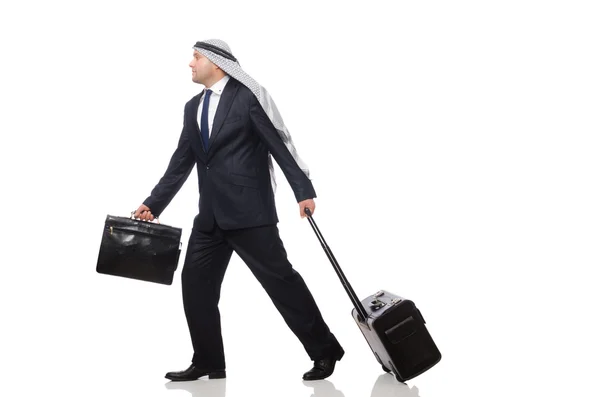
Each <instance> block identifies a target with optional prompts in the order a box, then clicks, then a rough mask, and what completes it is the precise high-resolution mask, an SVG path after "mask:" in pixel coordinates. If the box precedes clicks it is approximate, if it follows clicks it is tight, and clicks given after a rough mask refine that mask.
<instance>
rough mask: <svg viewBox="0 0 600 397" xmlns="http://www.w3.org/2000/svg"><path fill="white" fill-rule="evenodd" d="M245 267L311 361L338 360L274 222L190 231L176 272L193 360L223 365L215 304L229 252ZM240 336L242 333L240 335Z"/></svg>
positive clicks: (335, 346)
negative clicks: (181, 267)
mask: <svg viewBox="0 0 600 397" xmlns="http://www.w3.org/2000/svg"><path fill="white" fill-rule="evenodd" d="M234 251H235V252H236V253H237V254H238V255H239V256H240V258H241V259H242V260H243V261H244V262H245V263H246V265H247V266H248V267H249V268H250V270H251V272H252V273H253V274H254V276H255V277H256V278H257V279H258V281H259V282H260V284H261V285H262V287H263V288H264V290H265V291H266V293H267V294H268V295H269V297H270V298H271V300H272V302H273V303H274V305H275V307H276V308H277V310H278V311H279V313H281V315H282V316H283V319H284V320H285V322H286V324H287V325H288V327H289V328H290V329H291V331H292V332H293V333H294V334H295V335H296V336H297V337H298V339H299V340H300V342H301V343H302V345H303V347H304V349H305V351H306V352H307V354H308V355H309V357H310V358H311V360H313V361H314V360H319V359H321V358H335V359H338V360H339V359H341V358H342V356H343V355H344V350H343V349H342V347H341V345H340V344H339V342H338V341H337V339H336V338H335V336H334V335H333V334H332V333H331V331H330V330H329V328H328V326H327V324H326V323H325V321H324V320H323V317H322V315H321V312H320V310H319V308H318V307H317V304H316V302H315V300H314V298H313V296H312V294H311V292H310V291H309V289H308V287H307V286H306V283H305V282H304V279H303V278H302V276H301V275H300V274H299V273H298V272H297V271H296V270H295V269H294V268H293V267H292V265H291V263H290V262H289V261H288V258H287V253H286V251H285V248H284V246H283V242H282V241H281V239H280V237H279V230H278V228H277V226H276V225H266V226H259V227H253V228H246V229H237V230H222V229H220V228H219V226H218V225H217V223H216V222H214V228H213V230H212V231H210V232H203V231H199V230H197V229H196V228H193V229H192V232H191V235H190V240H189V243H188V247H187V252H186V257H185V261H184V266H183V270H182V274H181V283H182V294H183V306H184V311H185V316H186V320H187V324H188V328H189V332H190V336H191V340H192V346H193V348H194V355H193V357H192V363H193V364H194V365H195V366H196V367H198V368H201V369H206V370H218V369H225V354H224V349H223V339H222V335H221V319H220V312H219V308H218V304H219V299H220V295H221V284H222V282H223V277H224V275H225V270H226V268H227V266H228V264H229V261H230V259H231V255H232V253H233V252H234ZM240 337H243V335H240Z"/></svg>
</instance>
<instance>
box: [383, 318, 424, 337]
mask: <svg viewBox="0 0 600 397" xmlns="http://www.w3.org/2000/svg"><path fill="white" fill-rule="evenodd" d="M415 332H417V322H416V321H415V319H414V318H413V316H410V317H408V318H406V319H405V320H404V321H402V322H400V323H398V324H396V325H394V326H393V327H392V328H390V329H388V330H387V331H385V335H386V336H387V338H388V340H389V341H390V342H392V343H393V344H397V343H400V342H402V341H403V340H404V339H406V338H408V337H410V336H412V335H414V333H415Z"/></svg>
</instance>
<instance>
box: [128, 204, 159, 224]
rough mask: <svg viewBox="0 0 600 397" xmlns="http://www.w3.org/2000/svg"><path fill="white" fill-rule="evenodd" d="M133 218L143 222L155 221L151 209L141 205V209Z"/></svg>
mask: <svg viewBox="0 0 600 397" xmlns="http://www.w3.org/2000/svg"><path fill="white" fill-rule="evenodd" d="M133 217H134V218H136V219H141V220H143V221H153V220H154V215H152V212H151V211H150V208H148V206H146V205H144V204H142V205H140V208H138V209H137V211H135V214H133Z"/></svg>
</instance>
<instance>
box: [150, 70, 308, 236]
mask: <svg viewBox="0 0 600 397" xmlns="http://www.w3.org/2000/svg"><path fill="white" fill-rule="evenodd" d="M202 95H203V93H200V94H198V95H196V96H195V97H193V98H192V99H191V100H190V101H189V102H187V103H186V105H185V110H184V123H183V130H182V132H181V137H180V138H179V143H178V146H177V149H176V150H175V152H174V153H173V155H172V157H171V160H170V162H169V165H168V167H167V170H166V172H165V174H164V175H163V176H162V178H161V179H160V181H159V182H158V184H157V185H156V186H155V187H154V189H153V190H152V192H151V193H150V196H149V197H148V198H147V199H146V200H145V201H144V204H145V205H147V206H148V207H149V208H150V211H151V212H152V214H153V215H154V216H160V214H161V213H162V212H163V211H164V209H165V208H166V207H167V205H169V203H170V202H171V200H172V199H173V197H174V196H175V194H177V192H178V191H179V190H180V188H181V186H182V185H183V184H184V182H185V181H186V179H187V178H188V176H189V175H190V173H191V171H192V169H193V167H194V165H197V171H198V188H199V190H200V198H199V204H198V206H199V213H198V215H197V216H196V218H195V219H194V227H195V228H197V229H198V230H202V231H210V230H212V228H213V226H214V222H215V221H216V222H217V224H218V225H219V227H221V228H222V229H225V230H230V229H239V228H247V227H254V226H262V225H268V224H275V223H277V222H278V218H277V211H276V208H275V198H274V194H273V188H272V186H271V177H270V173H269V166H268V153H269V152H270V153H271V155H272V156H273V158H274V159H275V161H276V162H277V164H279V166H280V168H281V170H282V171H283V173H284V175H285V177H286V179H287V180H288V182H289V183H290V185H291V187H292V190H293V192H294V195H295V197H296V200H297V201H298V202H300V201H302V200H306V199H310V198H315V197H316V193H315V190H314V188H313V185H312V183H311V181H310V180H309V179H308V177H307V176H306V174H304V172H303V171H302V170H301V169H300V167H299V166H298V164H297V163H296V161H295V160H294V158H293V157H292V154H291V153H290V151H289V150H288V149H287V147H286V146H285V144H284V142H283V141H282V139H281V138H280V136H279V133H278V132H277V130H276V129H275V127H274V126H273V123H272V122H271V120H270V119H269V117H268V116H267V114H266V113H265V111H264V110H263V108H262V106H261V105H260V103H259V102H258V99H257V98H256V97H255V96H254V94H253V93H252V92H251V91H250V90H249V89H248V88H247V87H246V86H244V85H243V84H241V83H240V82H238V81H237V80H235V79H233V78H230V79H229V81H228V82H227V85H226V86H225V88H224V90H223V93H222V94H221V95H222V96H221V99H220V101H219V106H218V108H217V112H216V114H215V118H214V121H213V127H212V132H211V135H210V139H209V148H208V151H206V150H205V149H204V145H203V144H202V137H201V135H200V128H199V126H198V121H197V114H198V106H199V103H200V98H201V97H202Z"/></svg>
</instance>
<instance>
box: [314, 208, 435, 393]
mask: <svg viewBox="0 0 600 397" xmlns="http://www.w3.org/2000/svg"><path fill="white" fill-rule="evenodd" d="M305 212H306V214H307V215H308V220H309V221H310V224H311V226H312V227H313V230H314V231H315V233H316V234H317V237H318V238H319V241H320V242H321V246H322V247H323V249H324V250H325V253H326V254H327V257H328V258H329V260H330V261H331V264H332V265H333V267H334V269H335V271H336V272H337V274H338V277H339V278H340V281H341V282H342V284H343V286H344V288H345V289H346V292H347V293H348V296H349V297H350V300H351V301H352V303H353V304H354V308H353V309H352V317H353V318H354V321H355V322H356V324H357V325H358V328H359V329H360V331H361V332H362V334H363V336H364V337H365V340H366V341H367V343H368V344H369V347H370V348H371V350H372V351H373V354H374V355H375V359H376V360H377V361H378V362H379V364H381V367H382V369H383V370H384V371H385V372H392V373H393V374H394V376H395V377H396V380H398V381H399V382H405V381H407V380H409V379H412V378H414V377H416V376H418V375H420V374H422V373H424V372H425V371H427V370H429V369H430V368H432V367H433V366H435V365H436V364H437V363H439V362H440V360H441V359H442V355H441V353H440V351H439V349H438V347H437V346H436V344H435V342H434V341H433V339H432V337H431V335H430V333H429V331H428V330H427V327H426V326H425V319H424V318H423V316H422V315H421V311H420V310H419V309H418V308H417V306H416V305H415V303H414V302H413V301H412V300H410V299H405V298H402V297H400V296H398V295H396V294H393V293H391V292H388V291H385V290H381V291H378V292H376V293H375V294H373V295H370V296H368V297H366V298H365V299H363V300H362V301H361V300H359V299H358V297H357V296H356V293H355V292H354V290H353V289H352V287H351V286H350V283H349V282H348V280H347V279H346V276H345V275H344V273H343V272H342V269H341V268H340V266H339V264H338V263H337V260H336V259H335V257H334V256H333V253H332V252H331V249H330V248H329V246H328V245H327V243H326V242H325V239H324V238H323V235H322V234H321V232H320V231H319V228H318V227H317V225H316V223H315V221H314V220H313V219H312V216H311V213H310V210H308V209H307V210H305Z"/></svg>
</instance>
